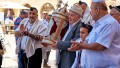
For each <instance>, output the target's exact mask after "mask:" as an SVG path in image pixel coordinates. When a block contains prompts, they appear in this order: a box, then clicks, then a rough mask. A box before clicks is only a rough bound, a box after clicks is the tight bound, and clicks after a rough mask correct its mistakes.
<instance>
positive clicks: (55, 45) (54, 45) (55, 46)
mask: <svg viewBox="0 0 120 68" xmlns="http://www.w3.org/2000/svg"><path fill="white" fill-rule="evenodd" d="M54 42H55V41H54ZM52 47H53V48H55V49H56V48H57V42H56V43H55V44H53V45H52Z"/></svg>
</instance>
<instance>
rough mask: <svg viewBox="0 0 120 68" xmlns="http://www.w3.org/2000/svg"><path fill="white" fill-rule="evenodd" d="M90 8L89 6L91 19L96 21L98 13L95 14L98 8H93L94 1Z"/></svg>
mask: <svg viewBox="0 0 120 68" xmlns="http://www.w3.org/2000/svg"><path fill="white" fill-rule="evenodd" d="M90 8H91V16H92V19H93V20H95V21H96V20H97V18H98V14H97V13H98V10H97V9H95V3H93V2H92V4H91V7H90Z"/></svg>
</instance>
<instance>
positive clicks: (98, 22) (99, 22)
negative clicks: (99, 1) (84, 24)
mask: <svg viewBox="0 0 120 68" xmlns="http://www.w3.org/2000/svg"><path fill="white" fill-rule="evenodd" d="M109 16H111V15H110V14H106V15H105V16H103V17H102V18H100V19H99V20H97V21H96V23H97V24H100V25H101V24H103V23H104V22H103V21H105V19H107V18H108V17H109Z"/></svg>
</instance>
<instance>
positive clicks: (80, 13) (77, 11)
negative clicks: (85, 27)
mask: <svg viewBox="0 0 120 68" xmlns="http://www.w3.org/2000/svg"><path fill="white" fill-rule="evenodd" d="M69 10H70V11H73V12H75V13H77V14H79V15H82V13H83V9H82V8H81V7H80V6H79V5H73V6H72V7H71V8H70V9H69Z"/></svg>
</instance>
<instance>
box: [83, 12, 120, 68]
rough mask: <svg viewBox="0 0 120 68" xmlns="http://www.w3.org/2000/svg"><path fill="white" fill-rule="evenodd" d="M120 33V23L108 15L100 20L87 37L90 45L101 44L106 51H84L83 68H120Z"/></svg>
mask: <svg viewBox="0 0 120 68" xmlns="http://www.w3.org/2000/svg"><path fill="white" fill-rule="evenodd" d="M119 35H120V33H119V24H118V22H117V21H116V20H115V19H114V18H113V17H112V16H111V15H110V14H107V15H105V16H103V17H102V18H100V19H99V20H98V21H97V22H96V23H95V25H94V27H93V30H92V31H91V33H90V34H89V36H88V37H87V39H88V43H89V44H90V43H99V44H101V45H102V46H104V47H106V48H107V49H106V50H104V51H94V50H85V49H84V50H83V51H82V55H81V66H82V68H120V36H119Z"/></svg>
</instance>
